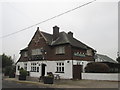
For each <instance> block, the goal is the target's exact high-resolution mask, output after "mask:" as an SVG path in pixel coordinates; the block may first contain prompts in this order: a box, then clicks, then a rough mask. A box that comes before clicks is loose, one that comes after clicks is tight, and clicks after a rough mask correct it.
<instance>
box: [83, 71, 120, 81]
mask: <svg viewBox="0 0 120 90" xmlns="http://www.w3.org/2000/svg"><path fill="white" fill-rule="evenodd" d="M82 79H88V80H109V81H120V80H119V79H118V73H82Z"/></svg>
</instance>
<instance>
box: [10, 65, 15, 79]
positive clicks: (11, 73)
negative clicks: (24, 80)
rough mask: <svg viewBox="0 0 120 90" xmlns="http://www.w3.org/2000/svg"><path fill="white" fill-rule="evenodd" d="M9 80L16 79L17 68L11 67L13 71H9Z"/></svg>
mask: <svg viewBox="0 0 120 90" xmlns="http://www.w3.org/2000/svg"><path fill="white" fill-rule="evenodd" d="M9 78H15V66H12V67H11V70H10V71H9Z"/></svg>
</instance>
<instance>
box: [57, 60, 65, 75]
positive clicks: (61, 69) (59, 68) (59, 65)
mask: <svg viewBox="0 0 120 90" xmlns="http://www.w3.org/2000/svg"><path fill="white" fill-rule="evenodd" d="M56 64H57V65H56V73H64V62H59V63H56Z"/></svg>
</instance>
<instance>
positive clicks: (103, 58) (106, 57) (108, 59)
mask: <svg viewBox="0 0 120 90" xmlns="http://www.w3.org/2000/svg"><path fill="white" fill-rule="evenodd" d="M97 57H98V58H100V59H102V60H103V62H112V63H117V61H115V60H113V59H112V58H110V57H108V56H106V55H102V54H97Z"/></svg>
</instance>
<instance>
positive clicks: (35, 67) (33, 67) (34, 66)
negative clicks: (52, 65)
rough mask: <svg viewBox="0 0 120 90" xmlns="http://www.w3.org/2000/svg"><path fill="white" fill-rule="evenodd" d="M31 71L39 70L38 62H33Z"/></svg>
mask: <svg viewBox="0 0 120 90" xmlns="http://www.w3.org/2000/svg"><path fill="white" fill-rule="evenodd" d="M31 72H37V64H36V63H31Z"/></svg>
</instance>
